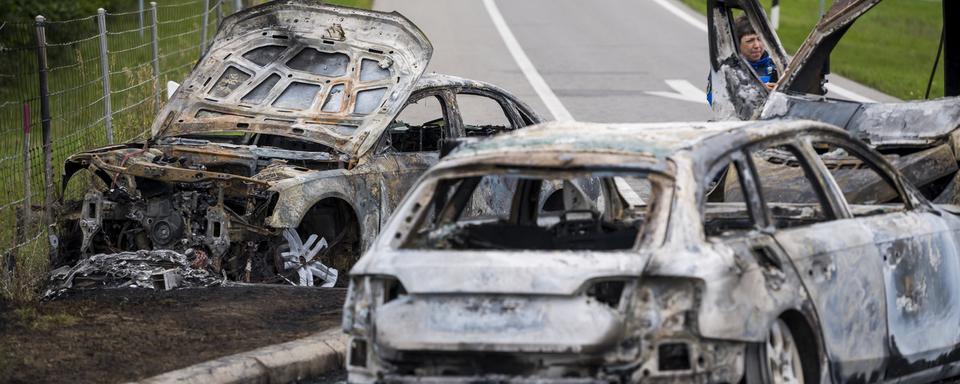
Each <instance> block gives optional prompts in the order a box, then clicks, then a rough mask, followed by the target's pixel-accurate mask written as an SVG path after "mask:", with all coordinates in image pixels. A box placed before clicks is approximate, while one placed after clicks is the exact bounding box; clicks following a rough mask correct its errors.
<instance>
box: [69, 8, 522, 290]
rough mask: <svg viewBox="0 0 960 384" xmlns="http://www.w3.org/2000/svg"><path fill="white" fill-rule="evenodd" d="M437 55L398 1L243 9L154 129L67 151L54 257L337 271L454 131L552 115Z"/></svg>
mask: <svg viewBox="0 0 960 384" xmlns="http://www.w3.org/2000/svg"><path fill="white" fill-rule="evenodd" d="M431 54H432V46H431V44H430V42H429V41H428V40H427V37H426V36H424V34H423V33H422V32H421V31H420V30H419V29H418V28H417V27H416V26H415V25H413V24H412V23H411V22H410V21H409V20H407V19H406V18H404V17H403V16H401V15H399V14H397V13H382V12H375V11H366V10H358V9H351V8H343V7H336V6H327V5H321V4H319V3H317V2H313V1H306V0H304V1H299V0H292V1H282V2H273V3H268V4H265V5H261V6H257V7H253V8H250V9H247V10H244V11H241V12H238V13H236V14H234V15H231V16H230V17H228V18H226V19H225V20H224V22H223V24H222V25H221V27H220V29H219V31H218V32H217V35H216V38H215V40H214V42H213V44H212V46H211V47H210V49H209V51H208V52H207V53H206V54H205V55H204V57H203V58H202V59H201V60H200V61H199V62H198V64H197V65H196V67H195V68H194V69H193V71H192V72H191V73H190V74H189V76H188V77H187V78H186V80H185V81H184V82H183V83H182V85H180V86H179V88H178V89H177V90H176V92H175V93H174V94H173V95H172V98H171V99H170V100H169V101H168V102H167V103H166V104H165V105H164V106H163V109H162V110H161V111H160V113H159V114H158V116H157V117H156V119H155V121H154V122H153V125H152V126H151V130H150V135H149V138H148V139H147V140H146V141H145V142H135V143H127V144H123V145H114V146H111V147H106V148H100V149H96V150H93V151H89V152H84V153H79V154H75V155H73V156H70V157H69V158H68V159H67V160H66V165H65V169H64V174H63V185H64V188H66V189H71V190H73V191H74V192H73V193H72V194H71V193H69V191H68V193H66V194H65V195H66V196H67V200H70V199H71V198H72V201H65V202H64V203H63V214H62V217H61V219H60V221H59V228H60V230H61V239H60V240H61V241H60V247H59V250H58V253H57V257H56V258H55V260H53V266H54V267H57V266H60V265H69V264H72V263H75V262H76V261H77V260H78V259H80V258H82V257H86V256H87V255H92V254H98V253H115V252H121V251H136V250H151V249H154V250H155V249H169V250H174V251H178V252H182V253H184V254H188V255H191V260H190V261H191V263H193V264H194V265H195V266H196V267H198V268H209V269H211V270H212V271H213V272H214V273H215V274H216V275H225V276H227V277H228V278H229V279H231V280H236V281H245V282H282V281H284V280H286V281H290V282H292V283H295V284H300V285H313V284H314V283H315V280H316V282H317V283H320V284H324V285H331V284H333V282H334V281H335V280H336V275H337V272H336V270H338V269H339V270H346V269H348V268H349V267H350V266H351V265H352V264H353V262H354V261H356V259H357V258H359V256H360V253H361V251H362V250H363V249H365V248H366V247H367V246H368V244H369V243H370V242H371V241H372V240H373V239H374V237H375V236H376V235H377V233H378V232H379V229H380V226H381V224H382V223H384V222H385V220H386V219H387V217H389V216H390V213H391V211H392V210H393V209H394V207H395V206H396V204H397V203H398V202H399V201H400V199H401V197H402V196H403V194H404V193H405V192H406V191H407V189H408V188H409V187H410V186H411V185H413V183H414V182H415V180H416V178H417V177H418V176H419V175H420V174H421V173H422V172H423V171H425V170H426V169H427V168H428V167H429V166H430V165H432V164H434V163H435V162H436V161H438V159H439V157H440V153H441V151H443V150H445V148H448V146H449V145H452V144H451V143H453V144H455V143H456V142H457V140H461V139H464V138H471V137H484V136H490V135H493V134H496V133H498V132H502V131H511V130H515V129H519V128H521V127H524V126H527V125H529V124H533V123H537V122H540V121H541V118H540V117H539V116H538V115H537V113H536V112H534V111H533V110H532V109H531V108H530V107H528V106H527V105H526V104H525V103H523V102H522V101H520V100H518V99H517V98H516V97H514V96H512V95H511V94H509V93H508V92H506V91H505V90H503V89H501V88H498V87H496V86H494V85H491V84H487V83H484V82H479V81H473V80H467V79H462V78H458V77H455V76H449V75H441V74H423V73H424V70H425V68H426V67H427V64H428V62H429V59H430V57H431ZM76 191H79V192H76ZM321 260H323V263H320V261H321ZM344 285H345V284H344Z"/></svg>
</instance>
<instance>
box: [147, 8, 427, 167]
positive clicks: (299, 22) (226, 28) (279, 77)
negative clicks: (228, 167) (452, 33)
mask: <svg viewBox="0 0 960 384" xmlns="http://www.w3.org/2000/svg"><path fill="white" fill-rule="evenodd" d="M432 53H433V47H432V45H431V44H430V42H429V40H427V38H426V36H425V35H424V34H423V32H421V31H420V29H419V28H417V27H416V26H415V25H413V23H411V22H410V21H409V20H407V19H406V18H404V17H403V16H401V15H400V14H398V13H382V12H375V11H366V10H358V9H352V8H343V7H335V6H328V5H321V4H319V3H317V2H314V1H307V0H290V1H283V2H273V3H268V4H265V5H261V6H257V7H253V8H250V9H247V10H244V11H241V12H238V13H235V14H233V15H231V16H229V17H227V18H226V19H225V20H224V21H223V23H222V24H221V26H220V29H219V31H218V32H217V35H216V37H215V38H214V40H213V44H212V45H211V46H210V48H209V50H208V51H207V52H206V54H205V55H204V56H203V58H202V59H201V60H200V62H199V63H198V64H197V65H196V67H195V68H194V69H193V71H192V72H191V73H190V75H189V76H187V78H186V80H185V81H184V82H183V84H182V85H181V86H180V87H179V88H178V89H177V91H176V92H175V93H174V94H173V96H172V97H171V99H170V100H169V101H168V102H167V103H166V105H165V106H164V107H163V109H162V110H161V111H160V113H159V114H158V115H157V117H156V119H155V120H154V122H153V125H152V127H151V134H152V137H153V138H154V139H160V138H163V137H170V136H183V135H190V134H205V133H213V132H237V131H239V132H249V133H263V134H270V135H279V136H285V137H292V138H297V139H302V140H306V141H309V142H315V143H319V144H322V145H325V146H328V147H330V148H332V149H335V150H336V151H338V152H340V153H342V154H346V155H350V156H358V155H359V154H361V153H363V152H365V151H366V150H367V149H369V148H370V147H371V146H372V144H373V142H374V141H375V140H376V139H377V138H378V137H379V136H380V135H379V133H380V132H381V131H382V130H383V129H384V128H385V127H386V125H387V124H388V123H389V122H390V121H391V120H392V119H393V117H394V116H395V115H396V114H397V113H398V112H399V110H400V109H401V108H402V107H403V105H404V103H405V101H406V99H407V97H408V96H409V95H410V93H411V91H412V89H413V86H414V84H415V83H416V81H417V79H418V78H419V77H420V75H422V74H423V71H424V69H425V68H426V67H427V64H428V63H429V61H430V57H431V55H432Z"/></svg>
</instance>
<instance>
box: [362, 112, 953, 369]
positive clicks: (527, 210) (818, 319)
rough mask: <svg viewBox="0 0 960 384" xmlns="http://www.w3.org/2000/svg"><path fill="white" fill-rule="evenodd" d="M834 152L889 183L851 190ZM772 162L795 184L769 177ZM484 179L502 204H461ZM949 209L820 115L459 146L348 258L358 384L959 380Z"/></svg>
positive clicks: (479, 190)
mask: <svg viewBox="0 0 960 384" xmlns="http://www.w3.org/2000/svg"><path fill="white" fill-rule="evenodd" d="M825 146H827V147H830V148H828V149H829V150H830V151H832V152H834V153H838V151H840V150H841V149H842V150H843V151H846V152H845V153H846V154H847V155H849V156H850V157H854V158H856V159H858V161H859V162H860V163H861V164H865V167H867V168H868V169H869V170H870V171H871V172H873V173H874V174H875V175H876V177H878V178H880V179H881V180H882V182H883V183H884V187H885V189H884V191H885V192H884V194H882V195H864V194H859V193H857V191H856V190H855V189H853V188H850V187H851V186H853V184H851V182H850V180H849V179H848V178H847V175H848V173H849V172H847V171H848V170H849V169H831V168H828V167H827V165H825V163H824V162H823V161H822V160H821V157H822V155H823V153H821V151H823V149H822V148H823V147H825ZM770 152H780V153H779V157H770V156H769V153H770ZM781 160H782V161H781ZM784 173H796V174H798V175H800V177H801V178H802V179H803V180H805V182H806V183H805V184H804V185H802V186H799V187H798V186H789V187H788V186H783V185H780V183H779V179H778V178H777V175H781V174H784ZM727 180H734V181H733V182H730V181H727ZM496 181H499V182H496ZM588 181H589V182H592V183H593V184H594V185H598V186H599V188H598V191H597V192H596V193H590V192H587V188H585V187H584V185H586V184H588ZM496 183H499V184H500V185H506V186H508V187H507V188H506V191H505V193H503V194H502V196H504V197H505V198H507V199H509V200H508V201H507V202H504V206H503V207H502V208H499V209H483V210H479V211H478V210H475V209H473V208H472V207H475V206H476V204H477V202H479V201H482V200H483V186H484V185H491V184H496ZM558 185H559V186H560V188H561V189H560V190H556V189H555V188H556V186H558ZM551 186H552V187H551ZM800 187H803V188H807V189H809V190H810V191H811V193H810V194H809V195H803V194H798V193H794V192H793V191H794V190H802V189H801V188H800ZM556 193H560V194H561V195H562V196H563V199H562V204H559V205H558V206H557V207H553V208H549V209H548V204H547V201H548V200H550V196H551V195H552V194H556ZM955 212H957V208H956V207H953V206H943V207H940V206H934V205H931V204H930V203H929V202H928V201H927V200H926V199H924V197H923V196H922V194H921V193H919V192H918V191H917V190H916V189H915V188H914V187H912V186H911V185H909V184H907V182H906V181H905V178H904V177H903V176H902V175H900V174H899V173H898V172H897V171H896V168H895V167H894V166H893V165H891V164H890V163H888V162H887V161H886V160H884V158H883V157H882V156H880V155H879V154H877V153H876V152H875V151H873V150H871V149H870V148H868V147H867V146H865V145H864V144H863V143H861V142H859V141H857V140H855V139H853V138H852V137H851V136H850V135H849V134H847V133H846V132H844V131H842V130H840V129H838V128H836V127H832V126H829V125H826V124H823V123H818V122H812V121H793V122H782V121H773V122H736V123H659V124H635V125H627V124H623V125H614V124H590V123H576V122H568V123H547V124H544V125H542V126H539V127H534V128H529V129H525V130H522V131H519V132H515V133H511V134H507V135H503V136H499V137H496V138H493V139H490V140H486V141H482V142H477V143H470V144H465V145H463V146H461V147H459V148H458V149H457V150H456V151H455V152H453V153H452V154H451V155H450V156H448V157H446V158H445V159H444V160H443V161H441V162H440V163H439V164H438V165H437V166H435V167H434V168H432V169H431V170H430V171H429V172H428V173H427V174H425V176H424V177H423V178H422V179H421V181H420V182H419V183H418V185H417V186H416V187H415V188H414V189H412V190H411V192H410V193H409V194H408V195H407V197H406V199H405V200H404V202H403V203H402V204H401V205H400V207H399V208H398V210H397V212H396V213H395V215H394V217H393V218H392V219H391V220H390V222H389V223H388V224H387V225H386V227H385V228H384V231H383V233H382V234H381V236H380V237H379V239H378V240H377V241H376V242H375V244H374V245H373V246H372V247H371V249H370V250H369V251H368V252H367V253H366V254H365V255H364V256H363V257H362V258H361V260H360V261H359V262H358V263H357V265H356V266H355V267H354V268H353V269H352V270H351V275H350V291H349V293H348V297H347V301H346V303H345V306H344V320H343V329H344V331H345V332H347V333H348V334H349V335H350V336H351V342H350V346H349V349H348V350H349V353H348V357H347V369H348V371H349V381H350V382H357V383H365V382H478V381H479V382H486V381H494V382H552V383H617V382H624V383H625V382H670V383H672V382H712V383H736V382H746V383H767V382H804V383H812V382H838V383H839V382H877V381H897V380H903V381H901V382H924V381H927V380H932V379H937V378H940V377H948V376H950V375H956V374H957V373H958V372H960V371H958V358H960V355H958V352H957V351H960V330H958V329H957V327H956V326H955V325H956V321H960V280H958V277H960V248H958V245H960V238H958V237H957V233H958V232H957V231H958V230H960V216H958V215H957V214H956V213H955ZM741 380H743V381H741Z"/></svg>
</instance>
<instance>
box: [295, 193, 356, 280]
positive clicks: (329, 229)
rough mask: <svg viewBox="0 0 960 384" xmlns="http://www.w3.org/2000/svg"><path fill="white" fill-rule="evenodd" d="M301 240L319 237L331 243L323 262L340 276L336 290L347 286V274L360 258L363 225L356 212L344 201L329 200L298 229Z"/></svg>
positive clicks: (313, 209)
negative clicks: (314, 236)
mask: <svg viewBox="0 0 960 384" xmlns="http://www.w3.org/2000/svg"><path fill="white" fill-rule="evenodd" d="M297 232H298V233H299V234H300V237H301V238H303V239H306V238H307V237H309V236H310V235H312V234H316V235H318V236H320V237H321V238H324V239H326V240H327V242H328V243H330V249H328V250H325V251H323V252H321V253H323V254H324V257H323V258H322V259H321V262H322V263H323V264H324V265H326V266H328V267H332V268H334V269H336V270H337V271H338V272H339V273H340V276H341V277H340V278H338V279H337V284H336V286H337V287H346V286H347V279H346V276H347V273H348V272H350V268H352V267H353V264H355V263H356V262H357V260H358V259H359V258H360V225H359V221H358V220H357V217H356V215H355V214H354V213H353V209H352V208H351V207H350V205H349V204H347V203H346V202H343V201H339V200H334V199H328V200H324V201H321V202H320V203H318V204H317V205H315V206H314V207H313V208H311V209H310V210H309V211H308V212H307V214H306V215H305V216H304V218H303V220H302V221H301V222H300V225H299V226H298V227H297Z"/></svg>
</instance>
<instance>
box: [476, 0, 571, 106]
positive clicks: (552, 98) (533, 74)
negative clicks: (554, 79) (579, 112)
mask: <svg viewBox="0 0 960 384" xmlns="http://www.w3.org/2000/svg"><path fill="white" fill-rule="evenodd" d="M483 5H484V6H485V7H486V8H487V13H489V14H490V19H491V20H492V21H493V25H494V26H495V27H496V28H497V32H499V33H500V38H502V39H503V43H504V44H506V45H507V50H508V51H510V55H511V56H513V60H514V61H516V62H517V66H519V67H520V70H521V71H522V72H523V75H524V76H526V77H527V81H529V82H530V85H531V86H533V90H534V91H536V92H537V95H538V96H540V99H541V100H543V104H544V105H546V106H547V109H548V110H550V113H551V114H552V115H553V118H554V119H555V120H557V121H570V120H573V116H572V115H570V111H567V108H566V107H564V106H563V103H561V102H560V99H559V98H557V95H556V94H554V93H553V90H552V89H550V86H549V85H548V84H547V82H546V80H544V79H543V76H540V72H539V71H537V68H536V67H535V66H534V65H533V62H532V61H530V58H529V57H527V54H526V53H525V52H524V51H523V48H522V47H521V46H520V43H519V42H518V41H517V38H516V36H514V35H513V32H512V31H510V26H508V25H507V22H506V21H505V20H504V19H503V15H502V14H501V13H500V9H499V8H497V4H496V3H495V2H494V1H493V0H483Z"/></svg>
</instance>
